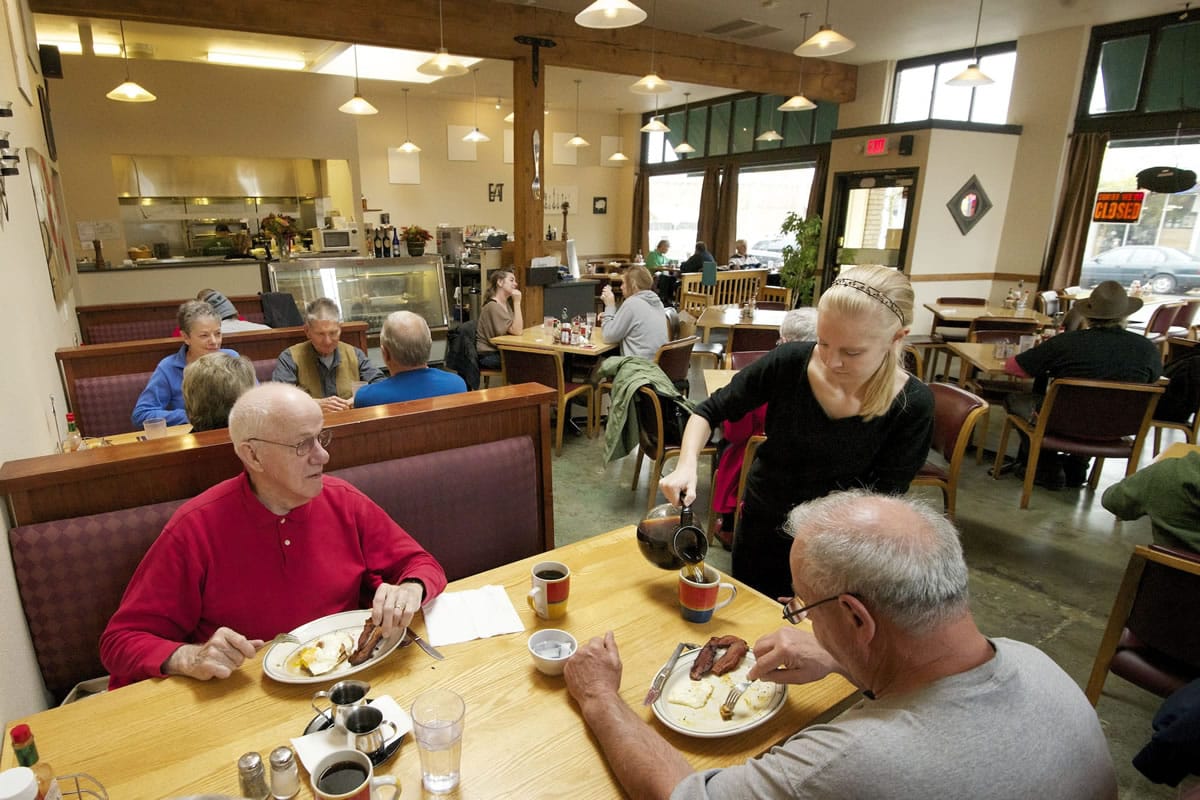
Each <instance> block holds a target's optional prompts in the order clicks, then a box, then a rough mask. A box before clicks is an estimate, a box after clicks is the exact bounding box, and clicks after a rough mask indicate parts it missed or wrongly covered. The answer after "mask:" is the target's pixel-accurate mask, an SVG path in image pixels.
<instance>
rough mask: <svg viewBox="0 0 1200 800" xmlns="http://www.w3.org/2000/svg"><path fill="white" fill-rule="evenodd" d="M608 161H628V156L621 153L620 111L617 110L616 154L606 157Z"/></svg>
mask: <svg viewBox="0 0 1200 800" xmlns="http://www.w3.org/2000/svg"><path fill="white" fill-rule="evenodd" d="M608 160H609V161H628V160H629V156H627V155H625V154H624V153H622V152H621V109H620V108H619V107H618V108H617V152H615V153H613V154H612V155H611V156H609V157H608Z"/></svg>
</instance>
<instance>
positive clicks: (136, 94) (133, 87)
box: [104, 20, 158, 103]
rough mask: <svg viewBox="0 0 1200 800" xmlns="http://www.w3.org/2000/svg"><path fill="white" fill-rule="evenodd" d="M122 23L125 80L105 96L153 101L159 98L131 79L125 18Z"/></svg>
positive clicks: (111, 98) (143, 101)
mask: <svg viewBox="0 0 1200 800" xmlns="http://www.w3.org/2000/svg"><path fill="white" fill-rule="evenodd" d="M120 24H121V58H122V60H123V61H124V62H125V82H124V83H122V84H121V85H120V86H118V87H117V88H115V89H113V90H112V91H111V92H109V93H108V94H106V95H104V96H105V97H107V98H108V99H109V100H116V101H118V102H120V103H153V102H154V101H155V100H157V99H158V98H157V97H155V96H154V95H152V94H150V92H148V91H146V90H145V89H143V88H142V87H141V86H139V85H138V84H137V83H134V82H133V81H132V80H130V79H129V51H128V50H127V49H125V20H121V21H120Z"/></svg>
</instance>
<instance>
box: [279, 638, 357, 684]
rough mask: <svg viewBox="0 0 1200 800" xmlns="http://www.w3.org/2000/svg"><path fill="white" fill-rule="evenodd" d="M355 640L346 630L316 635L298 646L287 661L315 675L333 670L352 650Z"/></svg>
mask: <svg viewBox="0 0 1200 800" xmlns="http://www.w3.org/2000/svg"><path fill="white" fill-rule="evenodd" d="M354 645H355V640H354V636H353V634H351V633H350V632H348V631H334V632H332V633H327V634H325V635H324V636H318V637H317V638H316V639H314V640H313V641H312V642H310V643H308V644H306V645H304V646H303V647H300V648H299V649H298V650H297V651H296V654H295V655H294V656H292V657H291V658H290V659H288V660H289V662H293V663H294V664H295V667H296V668H297V669H300V670H303V671H304V672H307V673H308V674H309V675H312V676H313V677H316V676H318V675H325V674H327V673H330V672H333V671H334V670H335V669H337V668H338V666H340V665H341V664H342V663H343V662H344V661H345V660H346V659H347V658H349V657H350V654H351V653H353V652H354Z"/></svg>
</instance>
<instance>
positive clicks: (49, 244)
mask: <svg viewBox="0 0 1200 800" xmlns="http://www.w3.org/2000/svg"><path fill="white" fill-rule="evenodd" d="M25 161H26V164H27V165H28V167H29V180H30V183H32V184H33V201H34V208H36V209H37V215H38V227H39V228H41V233H42V248H43V249H44V250H45V251H46V268H47V269H48V270H49V271H50V288H51V289H52V291H53V292H54V302H55V303H58V304H61V303H62V302H63V300H64V299H65V298H66V295H67V291H68V290H69V289H70V287H71V256H70V251H69V250H68V249H67V240H66V238H65V234H66V227H65V220H66V217H65V214H64V210H63V208H64V205H63V191H62V180H61V179H60V178H59V176H58V170H56V169H55V168H54V167H53V165H51V164H50V162H49V161H48V160H47V159H46V157H45V156H43V155H42V154H41V153H39V152H38V151H37V150H34V149H33V148H32V147H26V148H25Z"/></svg>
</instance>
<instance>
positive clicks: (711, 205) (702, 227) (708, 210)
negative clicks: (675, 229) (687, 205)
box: [696, 167, 721, 261]
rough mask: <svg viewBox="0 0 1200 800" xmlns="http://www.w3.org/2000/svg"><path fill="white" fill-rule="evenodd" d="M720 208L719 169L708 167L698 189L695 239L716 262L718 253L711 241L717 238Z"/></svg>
mask: <svg viewBox="0 0 1200 800" xmlns="http://www.w3.org/2000/svg"><path fill="white" fill-rule="evenodd" d="M720 207H721V168H720V167H708V168H707V169H705V170H704V183H703V184H702V185H701V187H700V218H699V219H697V220H696V239H697V240H699V241H701V242H704V244H705V246H707V247H708V248H709V252H710V253H712V254H713V258H716V259H717V260H718V261H720V258H719V257H718V256H717V255H716V253H717V252H718V251H716V250H715V249H713V246H714V241H713V240H714V239H715V238H716V236H717V227H718V225H719V220H718V217H717V215H718V213H720Z"/></svg>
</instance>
